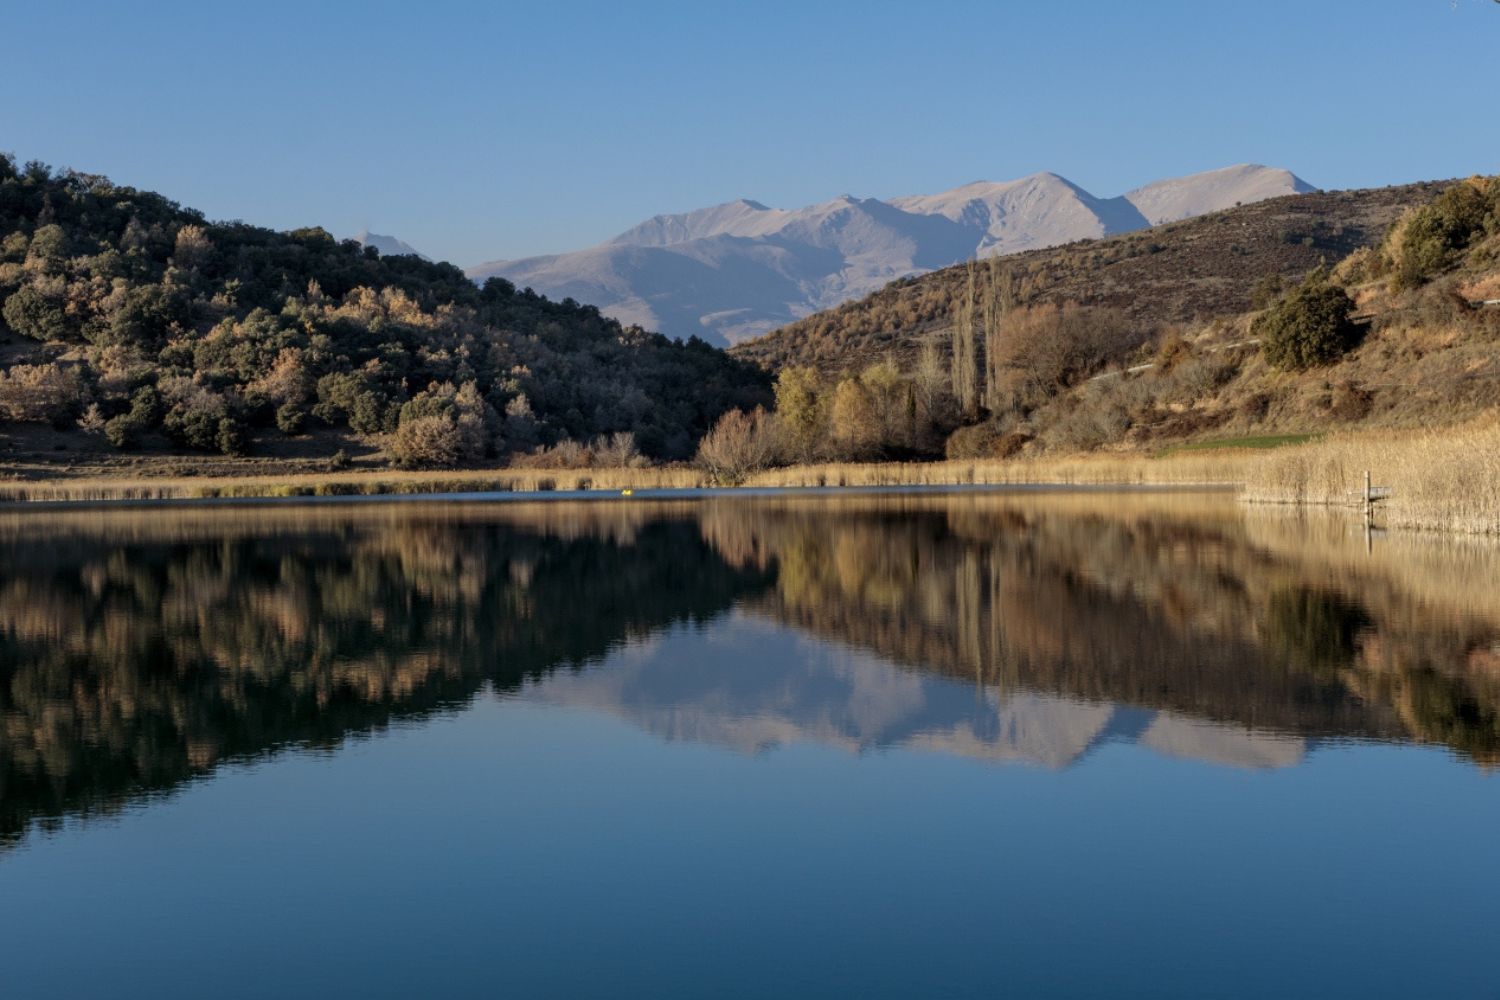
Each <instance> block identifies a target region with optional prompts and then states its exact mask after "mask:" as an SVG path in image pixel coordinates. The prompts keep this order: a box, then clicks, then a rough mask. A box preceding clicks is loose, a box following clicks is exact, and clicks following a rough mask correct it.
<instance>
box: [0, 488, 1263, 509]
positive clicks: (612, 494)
mask: <svg viewBox="0 0 1500 1000" xmlns="http://www.w3.org/2000/svg"><path fill="white" fill-rule="evenodd" d="M1239 489H1240V487H1238V486H1236V485H1233V484H1226V483H1046V482H1035V483H1033V482H1015V483H889V484H883V485H861V486H704V487H691V486H690V487H656V488H651V487H647V488H643V489H628V490H612V489H604V488H600V489H588V490H465V491H452V492H392V493H323V494H291V495H244V496H160V497H104V498H93V499H67V500H0V511H4V512H8V513H15V512H17V511H24V510H87V509H90V508H107V509H111V510H119V509H141V508H153V507H265V506H289V505H290V506H296V505H304V504H317V505H338V504H357V505H364V504H433V503H455V504H457V503H504V504H510V503H607V502H626V501H652V502H671V501H681V502H689V501H696V500H725V499H728V500H735V499H743V500H753V499H761V498H778V497H845V496H911V495H922V496H941V495H945V494H954V495H962V494H1002V495H1003V494H1031V495H1035V494H1047V493H1056V494H1091V493H1092V494H1112V493H1120V494H1146V495H1151V494H1163V495H1164V494H1194V493H1197V494H1203V493H1211V494H1221V495H1222V494H1228V493H1235V492H1238V490H1239Z"/></svg>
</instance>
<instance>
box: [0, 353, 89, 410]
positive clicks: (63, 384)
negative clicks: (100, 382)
mask: <svg viewBox="0 0 1500 1000" xmlns="http://www.w3.org/2000/svg"><path fill="white" fill-rule="evenodd" d="M83 401H84V386H83V380H82V379H81V378H79V377H78V373H77V372H76V371H74V370H73V369H72V368H65V367H63V366H61V365H55V364H49V365H15V366H13V367H12V368H11V369H10V370H9V371H0V417H3V418H4V419H6V420H16V421H38V422H45V423H51V424H58V425H61V424H62V423H64V422H65V421H67V420H68V419H69V418H70V417H72V415H73V414H75V413H77V412H78V411H79V410H80V409H82V407H83Z"/></svg>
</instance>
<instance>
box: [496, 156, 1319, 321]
mask: <svg viewBox="0 0 1500 1000" xmlns="http://www.w3.org/2000/svg"><path fill="white" fill-rule="evenodd" d="M1310 190H1312V188H1311V186H1310V185H1308V184H1307V183H1306V182H1305V181H1302V180H1301V179H1300V178H1298V177H1296V176H1295V175H1294V174H1292V173H1291V172H1289V171H1286V170H1278V169H1273V168H1270V167H1262V166H1256V165H1250V164H1245V165H1240V166H1235V167H1227V168H1224V169H1222V170H1213V171H1208V172H1206V173H1201V174H1194V175H1192V176H1190V177H1179V178H1173V179H1170V180H1164V181H1158V182H1156V183H1154V184H1148V185H1146V186H1145V187H1142V188H1138V189H1137V190H1135V191H1131V192H1129V193H1128V194H1124V195H1120V196H1118V197H1113V198H1099V197H1095V196H1094V195H1092V194H1090V193H1089V192H1088V191H1085V190H1084V189H1083V188H1081V187H1079V186H1078V185H1076V184H1074V183H1072V182H1071V181H1068V180H1066V179H1065V178H1062V177H1059V176H1057V175H1056V174H1051V173H1038V174H1032V175H1031V176H1029V177H1023V178H1021V179H1019V180H1013V181H1003V182H991V181H978V182H975V183H973V184H966V185H964V186H962V187H958V188H954V189H953V190H951V191H944V192H941V193H939V194H934V195H914V196H910V197H901V198H891V199H886V200H881V199H878V198H856V197H853V196H852V195H842V196H840V197H838V198H834V199H832V200H830V201H826V202H821V203H819V204H816V205H809V206H807V207H806V208H800V209H790V210H789V209H781V208H771V207H768V206H766V205H763V204H761V203H760V202H757V201H751V200H749V199H739V200H736V201H731V202H726V203H725V204H722V205H715V206H712V207H709V208H702V209H698V210H695V211H691V212H684V213H680V214H674V215H658V216H656V217H654V218H652V219H648V220H647V221H645V222H643V223H641V224H639V225H637V226H634V227H632V228H630V229H629V230H627V231H626V232H624V233H621V234H620V235H618V236H616V237H614V238H613V239H611V240H608V241H606V242H605V243H602V244H600V245H599V246H596V247H590V248H588V249H585V250H579V251H576V252H572V253H564V254H554V255H550V256H545V257H531V258H526V259H523V260H510V261H492V262H489V263H485V264H480V265H477V266H476V267H473V268H470V269H469V271H468V273H469V275H470V276H471V277H473V278H475V279H476V280H483V279H485V278H488V277H491V276H495V275H498V276H500V277H504V278H506V279H508V280H510V281H512V282H514V283H515V284H516V285H517V287H527V288H534V289H536V290H537V291H539V292H542V293H544V294H546V295H549V296H552V297H554V298H563V297H567V298H573V299H576V300H578V301H580V302H590V303H593V304H595V305H597V306H599V308H600V309H601V310H602V311H603V312H604V313H605V314H606V315H609V316H613V317H615V318H617V319H619V320H620V321H621V322H624V323H635V324H638V325H641V326H644V327H647V328H650V329H658V330H661V331H662V332H663V333H666V334H669V335H671V336H676V337H688V336H693V335H698V336H702V337H705V338H706V339H708V340H710V341H713V342H715V343H738V342H740V341H742V340H745V339H746V338H748V337H753V336H756V335H758V334H762V333H765V332H766V331H768V330H771V329H773V328H774V327H777V326H781V325H783V324H785V323H789V322H791V321H793V320H795V319H797V318H798V317H802V316H807V315H808V314H810V313H814V312H816V311H818V310H821V309H828V308H831V307H833V306H837V305H839V304H840V303H842V302H846V301H848V300H849V299H852V298H858V297H859V296H862V295H865V294H867V293H869V292H872V291H874V290H875V289H878V288H880V287H881V286H883V285H885V284H886V283H888V282H889V281H891V280H892V279H895V278H900V277H903V276H907V275H912V274H922V273H925V272H928V271H931V270H934V269H936V268H941V267H947V266H948V265H951V264H954V263H956V262H959V261H964V260H968V259H970V258H972V257H975V256H989V255H993V254H1007V253H1015V252H1019V251H1022V250H1029V249H1035V248H1039V247H1048V246H1054V245H1057V244H1062V243H1070V242H1073V241H1076V240H1080V239H1090V238H1097V237H1101V236H1106V235H1109V234H1112V233H1121V232H1127V231H1131V230H1136V229H1142V228H1145V227H1148V226H1150V225H1152V224H1153V223H1155V222H1157V221H1163V220H1173V219H1179V218H1183V217H1186V216H1189V215H1195V214H1199V213H1202V212H1208V211H1213V210H1216V209H1220V208H1227V207H1229V206H1232V205H1236V204H1240V203H1242V202H1243V203H1248V202H1252V201H1256V200H1259V199H1263V198H1270V197H1275V196H1277V195H1287V194H1295V193H1300V192H1306V191H1310Z"/></svg>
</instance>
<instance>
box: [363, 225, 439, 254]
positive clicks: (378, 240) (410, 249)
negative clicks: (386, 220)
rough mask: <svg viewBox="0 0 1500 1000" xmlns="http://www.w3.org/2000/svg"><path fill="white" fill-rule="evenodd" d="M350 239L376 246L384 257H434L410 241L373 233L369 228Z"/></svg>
mask: <svg viewBox="0 0 1500 1000" xmlns="http://www.w3.org/2000/svg"><path fill="white" fill-rule="evenodd" d="M350 239H352V240H353V241H354V242H356V243H358V244H359V245H360V246H365V247H374V248H375V249H376V250H379V251H380V255H381V256H382V257H403V256H411V257H420V258H422V259H423V260H431V259H432V258H431V257H428V256H427V255H426V254H425V253H422V252H421V251H419V250H417V248H416V247H414V246H412V245H411V244H410V243H406V242H403V241H402V240H398V239H396V237H394V236H382V235H380V234H379V233H372V232H370V231H369V230H368V229H364V230H361V231H360V232H357V233H355V234H354V235H353V236H351V237H350Z"/></svg>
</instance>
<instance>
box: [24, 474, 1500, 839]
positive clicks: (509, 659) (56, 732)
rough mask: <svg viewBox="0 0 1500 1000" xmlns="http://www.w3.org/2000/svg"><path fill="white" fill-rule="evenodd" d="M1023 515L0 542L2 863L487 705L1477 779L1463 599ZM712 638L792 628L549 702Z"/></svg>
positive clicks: (112, 524) (1470, 569) (817, 513)
mask: <svg viewBox="0 0 1500 1000" xmlns="http://www.w3.org/2000/svg"><path fill="white" fill-rule="evenodd" d="M1039 504H1041V502H1040V501H1025V502H1023V501H1020V500H1007V499H1004V498H994V497H988V498H974V497H971V498H967V499H964V500H935V499H926V500H921V499H906V500H889V501H874V500H862V501H859V502H851V503H838V502H829V501H820V502H816V503H809V502H786V501H780V502H778V501H762V502H749V501H721V502H713V503H706V504H701V505H694V506H689V505H677V506H651V505H645V504H641V505H527V506H514V507H507V508H504V509H501V510H494V509H490V510H483V509H478V508H469V507H465V508H445V507H431V508H420V507H402V508H386V509H382V510H377V511H341V510H338V509H332V508H327V509H322V508H320V509H315V510H308V509H299V510H287V509H282V510H276V511H268V510H255V511H233V510H231V511H172V512H163V511H151V512H108V513H104V512H94V513H87V514H76V515H73V514H70V515H61V514H60V515H39V514H36V513H17V514H11V515H7V516H6V517H5V518H4V519H0V567H3V575H0V836H12V837H13V836H15V835H17V834H19V833H20V832H22V831H24V830H25V829H26V828H27V827H28V826H29V825H30V824H32V823H33V822H38V821H40V822H43V823H47V822H53V821H55V820H57V819H58V818H60V817H63V816H67V815H73V814H79V815H84V814H89V813H93V812H97V811H107V810H109V809H112V808H115V807H117V806H118V805H120V804H122V803H124V802H127V801H129V800H131V799H132V798H135V797H138V796H141V795H144V794H150V793H153V792H157V791H162V790H168V789H171V788H173V787H176V786H177V785H179V784H180V783H182V782H184V781H186V780H190V779H191V778H192V777H194V776H195V775H199V774H202V773H205V772H207V771H209V770H211V769H212V768H213V767H214V766H215V765H216V764H217V763H219V762H222V761H225V760H233V759H244V758H247V757H252V756H255V755H258V754H262V753H265V752H267V751H270V750H274V749H276V748H279V747H285V746H289V745H312V746H329V745H333V744H336V743H337V742H338V741H339V740H341V739H343V738H344V737H345V736H347V735H350V734H357V733H362V732H368V731H371V730H374V729H379V728H381V727H383V726H386V725H388V724H390V723H391V722H392V721H393V720H396V719H400V718H403V717H420V716H422V715H425V714H428V713H432V712H439V711H443V710H446V709H449V708H452V707H454V706H459V705H462V704H464V703H466V702H467V701H468V700H469V699H471V698H472V697H474V695H475V694H476V692H478V691H479V690H480V689H481V687H482V686H483V685H485V684H487V683H489V684H494V685H495V686H497V687H499V688H501V689H518V688H521V687H523V685H524V686H525V688H526V692H527V696H529V697H538V698H545V699H551V700H554V701H561V702H567V703H570V704H580V705H588V706H591V707H594V708H601V709H604V710H607V711H611V712H614V713H615V714H618V715H621V716H624V717H627V718H630V719H632V720H633V721H634V722H636V723H637V724H640V725H642V726H645V727H646V728H648V729H651V730H652V731H655V732H660V733H662V734H663V735H667V736H674V737H683V738H692V739H699V740H708V741H712V742H718V743H721V744H724V745H729V746H734V747H738V748H742V749H753V748H756V747H760V746H765V745H768V744H774V743H778V742H785V741H787V740H790V739H815V740H819V741H822V742H827V743H835V744H839V745H847V746H850V747H851V748H857V749H858V748H865V747H870V746H885V745H893V744H900V745H907V746H925V747H930V748H934V749H939V750H943V751H945V752H950V753H960V754H969V755H978V756H987V757H997V758H1006V757H1022V758H1026V759H1031V760H1039V761H1042V762H1044V763H1048V764H1053V765H1063V764H1066V763H1068V762H1070V761H1073V760H1076V759H1077V758H1078V757H1079V756H1081V755H1083V754H1085V753H1087V752H1088V750H1089V749H1090V748H1091V747H1093V746H1096V745H1098V744H1099V743H1100V742H1101V741H1107V740H1110V739H1128V740H1135V741H1138V742H1142V743H1144V744H1147V745H1150V746H1154V747H1156V748H1158V749H1160V750H1163V751H1165V752H1171V753H1180V754H1186V755H1191V756H1197V757H1203V758H1206V759H1210V760H1221V761H1228V762H1236V763H1242V764H1250V765H1257V766H1258V765H1273V764H1285V763H1290V762H1293V761H1295V760H1296V759H1298V757H1299V755H1300V754H1301V753H1302V752H1303V748H1304V746H1305V744H1306V741H1308V740H1315V739H1322V738H1344V737H1355V738H1370V739H1381V740H1421V741H1430V742H1435V743H1441V744H1445V745H1447V746H1449V747H1451V748H1453V749H1454V750H1456V751H1459V752H1461V753H1464V754H1466V755H1468V756H1470V757H1472V758H1474V759H1476V760H1479V761H1481V762H1486V763H1488V762H1492V761H1494V760H1495V759H1496V756H1497V752H1500V722H1497V710H1500V654H1497V649H1500V646H1497V643H1500V629H1497V624H1496V622H1497V617H1496V615H1495V614H1494V613H1493V612H1494V609H1492V608H1488V607H1486V606H1484V605H1483V604H1480V605H1477V606H1476V605H1474V604H1473V603H1472V602H1471V601H1468V600H1466V598H1465V595H1472V594H1473V593H1475V591H1476V588H1475V587H1473V586H1465V585H1464V581H1463V580H1462V579H1458V580H1455V579H1452V578H1451V577H1452V574H1444V573H1434V574H1432V577H1431V579H1430V580H1429V579H1428V578H1425V577H1420V576H1417V577H1411V578H1408V575H1404V574H1402V573H1395V572H1389V571H1388V567H1387V566H1385V565H1384V564H1380V563H1378V562H1371V561H1369V558H1368V557H1366V556H1365V555H1364V552H1363V549H1362V548H1357V547H1355V546H1353V545H1352V544H1346V543H1344V542H1342V541H1340V540H1339V539H1337V538H1335V539H1334V540H1333V541H1331V542H1330V541H1328V540H1327V539H1323V540H1322V541H1321V542H1320V544H1317V545H1313V544H1309V541H1308V538H1309V537H1310V536H1307V535H1306V531H1305V529H1300V528H1287V529H1285V530H1282V529H1277V531H1273V532H1269V533H1267V532H1265V531H1259V530H1258V529H1256V528H1255V527H1254V526H1252V525H1247V523H1246V521H1245V519H1244V518H1243V517H1242V516H1241V515H1239V514H1238V513H1236V512H1234V511H1233V509H1232V508H1228V507H1220V508H1218V509H1216V510H1214V511H1211V512H1208V513H1203V512H1196V511H1195V512H1182V511H1171V510H1168V511H1163V510H1160V509H1156V508H1140V509H1129V508H1123V509H1122V508H1120V506H1119V505H1118V504H1114V505H1113V506H1114V508H1115V509H1112V510H1111V509H1109V508H1107V507H1100V506H1099V505H1097V504H1092V505H1087V506H1080V505H1075V504H1071V503H1066V502H1061V501H1055V502H1050V503H1049V504H1048V505H1045V506H1044V505H1039ZM1299 532H1301V533H1299ZM1361 560H1364V561H1361ZM1451 563H1452V560H1448V561H1447V562H1444V563H1443V565H1449V564H1451ZM1463 566H1464V572H1465V573H1467V574H1469V576H1470V577H1471V578H1474V579H1480V580H1482V579H1484V578H1485V574H1487V573H1488V572H1489V570H1490V569H1491V568H1492V567H1491V564H1490V563H1488V562H1486V561H1485V560H1484V559H1483V558H1481V559H1479V561H1477V562H1476V561H1475V560H1474V559H1472V558H1471V559H1469V561H1468V562H1466V563H1463ZM1462 575H1463V574H1459V576H1460V577H1461V576H1462ZM1489 578H1490V579H1493V577H1489ZM732 607H738V608H740V609H741V611H740V612H739V613H737V614H736V616H735V617H734V619H733V621H732V622H731V623H729V624H721V625H719V626H716V627H717V628H740V629H761V630H763V631H764V632H765V633H766V638H765V640H764V642H762V641H761V640H757V643H758V644H759V645H762V646H765V644H766V643H770V642H771V641H772V639H774V637H775V636H777V635H781V636H783V638H784V636H785V633H784V632H782V629H781V627H782V626H791V627H792V628H793V629H794V631H795V632H796V633H797V634H800V635H802V636H803V637H804V638H803V640H802V641H801V643H802V650H801V652H800V653H799V654H797V655H796V656H792V655H790V654H788V655H784V656H769V655H768V656H764V657H761V658H759V659H758V660H752V661H746V662H730V661H728V660H723V659H716V658H715V657H714V656H713V655H708V656H703V657H700V658H698V659H697V660H695V661H693V663H692V664H682V663H675V664H674V663H673V662H672V661H671V660H670V658H668V657H664V656H642V655H637V656H616V657H614V658H612V659H611V661H610V666H609V667H608V668H607V669H605V668H593V669H590V670H588V671H586V672H583V673H578V672H577V671H563V672H562V673H561V674H559V673H557V671H558V669H559V668H562V667H568V668H577V667H580V666H582V665H584V664H587V663H595V662H597V661H599V660H600V658H601V657H604V656H605V655H606V654H608V653H610V652H611V651H617V652H618V651H620V650H624V649H627V648H629V647H632V646H639V645H640V644H641V643H642V642H643V641H644V640H647V639H648V638H651V637H653V636H655V637H661V636H663V635H666V636H667V638H668V639H672V638H673V637H681V636H688V637H691V636H692V635H694V634H695V630H694V629H691V628H688V629H683V628H673V626H674V625H683V624H693V623H701V622H705V621H707V620H709V619H712V618H715V617H717V616H720V615H723V614H724V613H725V612H726V611H728V610H730V609H731V608H732ZM809 639H811V640H820V641H817V642H809ZM766 648H770V647H769V646H766ZM838 649H847V650H849V652H847V653H846V654H839V655H835V653H834V652H833V651H836V650H838ZM809 650H811V652H809ZM819 657H822V658H821V659H820V658H819ZM830 657H832V659H830ZM528 680H529V681H531V683H527V682H528Z"/></svg>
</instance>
